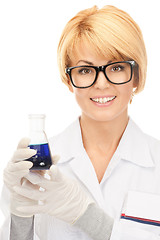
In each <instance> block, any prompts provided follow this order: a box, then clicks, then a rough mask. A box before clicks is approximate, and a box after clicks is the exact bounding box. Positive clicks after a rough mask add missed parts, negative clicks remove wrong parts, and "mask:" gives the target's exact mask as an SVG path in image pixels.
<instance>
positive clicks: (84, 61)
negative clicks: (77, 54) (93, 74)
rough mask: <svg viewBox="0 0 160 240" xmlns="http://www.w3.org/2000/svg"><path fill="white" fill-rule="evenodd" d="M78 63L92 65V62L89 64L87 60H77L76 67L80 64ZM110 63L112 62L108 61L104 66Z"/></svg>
mask: <svg viewBox="0 0 160 240" xmlns="http://www.w3.org/2000/svg"><path fill="white" fill-rule="evenodd" d="M80 62H83V63H86V64H88V65H94V64H93V63H92V62H89V61H87V60H79V61H78V62H77V63H76V65H77V64H78V63H80ZM111 62H113V61H111V60H110V61H108V62H107V63H106V65H107V64H109V63H111Z"/></svg>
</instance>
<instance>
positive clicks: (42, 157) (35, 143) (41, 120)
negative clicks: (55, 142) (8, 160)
mask: <svg viewBox="0 0 160 240" xmlns="http://www.w3.org/2000/svg"><path fill="white" fill-rule="evenodd" d="M44 127H45V115H44V114H30V115H29V137H30V139H31V142H30V144H29V148H31V149H36V150H37V154H36V155H34V156H33V157H31V158H29V159H27V161H31V162H32V163H33V166H32V168H31V170H45V169H49V168H50V166H51V165H52V160H51V153H50V149H49V144H48V140H47V136H46V133H45V130H44Z"/></svg>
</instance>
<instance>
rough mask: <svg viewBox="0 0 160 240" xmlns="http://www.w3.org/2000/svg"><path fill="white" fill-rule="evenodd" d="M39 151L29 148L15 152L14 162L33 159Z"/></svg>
mask: <svg viewBox="0 0 160 240" xmlns="http://www.w3.org/2000/svg"><path fill="white" fill-rule="evenodd" d="M36 153H37V150H35V149H29V148H23V149H18V150H17V151H15V152H14V155H13V157H12V162H18V161H21V160H25V159H28V158H31V157H32V156H34V155H36Z"/></svg>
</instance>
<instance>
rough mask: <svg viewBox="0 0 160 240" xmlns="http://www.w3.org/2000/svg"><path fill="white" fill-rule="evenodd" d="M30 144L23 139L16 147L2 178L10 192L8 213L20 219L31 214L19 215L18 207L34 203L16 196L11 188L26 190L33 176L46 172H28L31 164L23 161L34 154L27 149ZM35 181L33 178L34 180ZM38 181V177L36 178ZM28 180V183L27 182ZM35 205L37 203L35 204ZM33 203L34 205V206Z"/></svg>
mask: <svg viewBox="0 0 160 240" xmlns="http://www.w3.org/2000/svg"><path fill="white" fill-rule="evenodd" d="M29 143H30V139H29V138H23V139H22V140H21V141H20V142H19V144H18V147H17V150H16V151H15V153H14V155H13V157H12V159H11V161H10V162H9V163H8V164H7V167H6V168H5V169H4V173H3V178H4V183H5V185H6V186H7V188H8V189H9V190H10V192H11V196H10V197H11V199H10V211H11V213H12V214H14V215H16V216H20V217H30V216H32V214H28V213H25V214H23V213H21V212H19V211H17V207H18V206H24V204H25V205H32V204H33V203H35V202H34V201H32V200H31V199H30V200H29V199H28V198H24V197H22V196H21V197H20V196H18V195H17V194H16V193H15V192H14V190H13V187H14V186H15V185H16V186H25V187H26V188H28V187H29V186H30V185H31V183H30V182H29V181H30V180H31V181H33V176H34V175H35V174H37V173H38V174H39V175H42V176H43V175H44V174H45V172H46V171H44V170H43V171H29V169H30V168H31V167H32V166H33V163H32V162H30V161H24V160H25V159H28V158H30V157H32V156H33V155H35V154H36V150H34V149H30V148H28V145H29ZM58 159H59V156H54V157H53V158H52V162H53V163H54V164H55V163H56V162H57V161H58ZM34 179H35V178H34ZM37 179H38V176H37ZM28 180H29V181H28ZM35 184H36V182H35V183H34V186H33V187H34V188H35V189H39V187H38V186H36V185H35ZM36 203H37V202H36ZM36 203H35V204H36Z"/></svg>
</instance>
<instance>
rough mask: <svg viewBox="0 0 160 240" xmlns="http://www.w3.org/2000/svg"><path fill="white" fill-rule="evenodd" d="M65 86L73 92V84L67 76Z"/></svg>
mask: <svg viewBox="0 0 160 240" xmlns="http://www.w3.org/2000/svg"><path fill="white" fill-rule="evenodd" d="M66 85H67V87H68V88H69V91H70V92H72V93H73V86H72V83H71V80H70V78H69V76H67V83H66Z"/></svg>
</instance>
